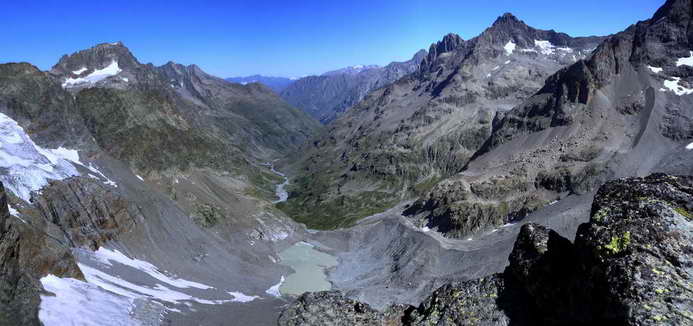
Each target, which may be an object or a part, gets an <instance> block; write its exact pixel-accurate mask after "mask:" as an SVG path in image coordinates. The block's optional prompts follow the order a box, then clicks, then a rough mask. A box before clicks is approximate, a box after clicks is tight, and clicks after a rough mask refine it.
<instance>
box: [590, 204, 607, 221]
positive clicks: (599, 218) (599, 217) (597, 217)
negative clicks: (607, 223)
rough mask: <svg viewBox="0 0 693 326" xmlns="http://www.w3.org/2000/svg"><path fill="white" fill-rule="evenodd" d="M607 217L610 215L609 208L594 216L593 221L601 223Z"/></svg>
mask: <svg viewBox="0 0 693 326" xmlns="http://www.w3.org/2000/svg"><path fill="white" fill-rule="evenodd" d="M607 215H609V208H606V207H605V208H602V209H600V210H599V211H597V213H595V214H594V215H593V216H592V220H594V221H596V222H601V221H602V220H604V218H605V217H606V216H607Z"/></svg>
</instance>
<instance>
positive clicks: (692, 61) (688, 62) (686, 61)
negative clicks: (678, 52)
mask: <svg viewBox="0 0 693 326" xmlns="http://www.w3.org/2000/svg"><path fill="white" fill-rule="evenodd" d="M676 66H677V67H679V66H689V67H693V51H691V56H690V57H687V58H679V59H678V60H676Z"/></svg>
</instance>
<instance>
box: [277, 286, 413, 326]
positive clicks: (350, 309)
mask: <svg viewBox="0 0 693 326" xmlns="http://www.w3.org/2000/svg"><path fill="white" fill-rule="evenodd" d="M404 308H405V307H404V306H393V307H390V308H388V310H387V311H385V312H379V311H377V310H375V309H373V308H371V307H370V306H369V305H368V304H365V303H361V302H358V301H355V300H352V299H348V298H345V297H344V296H343V295H342V294H341V293H340V292H338V291H326V292H316V293H310V292H309V293H305V294H303V295H301V296H300V297H299V298H298V299H296V301H295V302H294V303H293V304H292V308H291V309H287V310H284V312H283V313H282V314H281V316H280V317H279V324H280V325H291V326H300V325H334V326H349V325H364V326H365V325H369V326H376V325H390V326H396V325H401V322H402V321H401V315H402V313H403V311H404V310H403V309H404Z"/></svg>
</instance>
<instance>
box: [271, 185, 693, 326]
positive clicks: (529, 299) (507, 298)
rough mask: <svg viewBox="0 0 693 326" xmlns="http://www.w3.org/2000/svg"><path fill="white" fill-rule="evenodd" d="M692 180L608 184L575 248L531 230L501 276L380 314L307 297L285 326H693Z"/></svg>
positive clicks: (346, 302)
mask: <svg viewBox="0 0 693 326" xmlns="http://www.w3.org/2000/svg"><path fill="white" fill-rule="evenodd" d="M692 253H693V177H688V176H686V177H683V176H669V175H664V174H655V175H651V176H649V177H646V178H628V179H620V180H615V181H611V182H608V183H607V184H605V185H604V186H602V187H601V188H600V190H599V192H598V193H597V195H596V196H595V198H594V202H593V204H592V211H591V218H590V221H589V222H588V223H585V224H583V225H581V226H580V228H579V229H578V232H577V236H576V238H575V243H571V242H570V241H569V240H567V239H565V238H563V237H561V236H560V235H559V234H558V233H556V232H554V231H552V230H549V229H546V228H544V227H543V226H541V225H537V224H526V225H524V226H523V227H522V230H521V232H520V234H519V236H518V238H517V240H516V242H515V246H514V248H513V251H512V253H511V255H510V257H509V262H510V264H509V266H508V267H507V268H506V270H505V271H504V272H503V273H500V274H495V275H492V276H489V277H486V278H482V279H477V280H472V281H467V282H458V283H452V284H448V285H445V286H443V287H441V288H439V289H438V290H436V291H435V292H433V294H431V295H430V296H429V297H428V298H427V299H426V300H424V302H423V303H421V305H420V306H418V307H413V306H406V305H396V306H391V307H389V308H387V309H386V310H385V311H377V310H375V309H372V308H371V307H370V306H368V305H367V304H364V303H360V302H357V301H354V300H351V299H348V298H346V297H344V295H343V294H341V293H340V292H337V291H330V292H318V293H306V294H304V295H302V296H301V297H300V298H298V300H296V301H295V302H294V303H293V304H291V305H290V306H289V307H288V308H287V309H286V310H285V311H284V312H283V313H282V314H281V316H280V318H279V325H282V326H284V325H602V324H605V325H691V324H693V259H692V257H693V256H692V255H691V254H692Z"/></svg>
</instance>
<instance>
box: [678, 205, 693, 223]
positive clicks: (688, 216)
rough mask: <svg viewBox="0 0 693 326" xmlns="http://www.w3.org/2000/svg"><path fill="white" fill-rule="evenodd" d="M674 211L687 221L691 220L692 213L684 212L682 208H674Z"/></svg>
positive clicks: (692, 217)
mask: <svg viewBox="0 0 693 326" xmlns="http://www.w3.org/2000/svg"><path fill="white" fill-rule="evenodd" d="M674 210H675V211H676V212H677V213H679V214H681V215H683V216H684V217H685V218H687V219H689V220H690V219H693V213H691V212H689V211H688V210H686V209H685V208H683V207H674Z"/></svg>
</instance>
